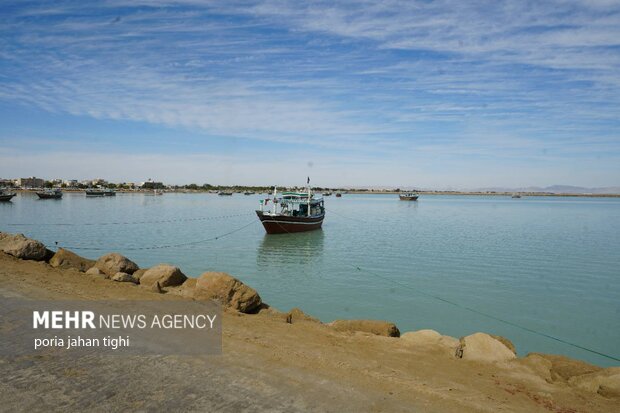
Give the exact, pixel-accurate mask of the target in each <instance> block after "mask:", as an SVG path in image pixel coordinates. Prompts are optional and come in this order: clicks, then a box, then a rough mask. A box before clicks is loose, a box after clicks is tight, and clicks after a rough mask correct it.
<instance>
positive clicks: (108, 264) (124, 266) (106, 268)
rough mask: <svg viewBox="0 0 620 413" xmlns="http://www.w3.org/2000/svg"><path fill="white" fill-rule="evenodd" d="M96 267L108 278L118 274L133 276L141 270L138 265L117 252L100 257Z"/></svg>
mask: <svg viewBox="0 0 620 413" xmlns="http://www.w3.org/2000/svg"><path fill="white" fill-rule="evenodd" d="M95 267H97V268H99V269H100V270H101V272H102V273H104V274H106V275H107V276H108V277H113V276H114V275H115V274H116V273H117V272H125V273H127V274H133V273H134V272H136V271H138V270H139V268H138V264H136V263H135V262H133V261H131V260H130V259H129V258H126V257H123V256H122V255H121V254H117V253H115V252H113V253H111V254H106V255H103V256H101V257H99V259H98V260H97V262H96V263H95Z"/></svg>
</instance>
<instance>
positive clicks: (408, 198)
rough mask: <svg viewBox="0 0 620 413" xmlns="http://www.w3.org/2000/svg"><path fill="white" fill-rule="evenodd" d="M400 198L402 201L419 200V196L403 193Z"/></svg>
mask: <svg viewBox="0 0 620 413" xmlns="http://www.w3.org/2000/svg"><path fill="white" fill-rule="evenodd" d="M399 198H400V200H401V201H417V200H418V196H417V195H416V196H403V195H399Z"/></svg>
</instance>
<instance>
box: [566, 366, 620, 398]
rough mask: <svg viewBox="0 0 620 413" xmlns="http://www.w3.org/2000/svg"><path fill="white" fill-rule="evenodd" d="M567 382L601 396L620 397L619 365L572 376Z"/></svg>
mask: <svg viewBox="0 0 620 413" xmlns="http://www.w3.org/2000/svg"><path fill="white" fill-rule="evenodd" d="M568 383H569V384H570V385H571V386H574V387H578V388H580V389H583V390H586V391H589V392H592V393H598V394H600V395H601V396H603V397H613V398H620V367H609V368H606V369H603V370H599V371H596V372H594V373H588V374H583V375H581V376H573V377H571V378H570V379H569V380H568Z"/></svg>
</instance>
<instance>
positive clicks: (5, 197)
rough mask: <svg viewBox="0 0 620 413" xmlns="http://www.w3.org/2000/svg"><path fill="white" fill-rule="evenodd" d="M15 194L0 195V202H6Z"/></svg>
mask: <svg viewBox="0 0 620 413" xmlns="http://www.w3.org/2000/svg"><path fill="white" fill-rule="evenodd" d="M14 196H15V194H6V195H0V202H8V201H10V200H11V198H13V197H14Z"/></svg>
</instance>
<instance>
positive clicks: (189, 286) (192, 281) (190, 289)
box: [177, 278, 198, 298]
mask: <svg viewBox="0 0 620 413" xmlns="http://www.w3.org/2000/svg"><path fill="white" fill-rule="evenodd" d="M196 281H198V280H197V279H196V278H188V279H187V280H185V282H184V283H183V284H181V285H180V286H179V289H178V292H177V293H178V294H179V295H180V296H181V297H186V298H194V290H195V289H196Z"/></svg>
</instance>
